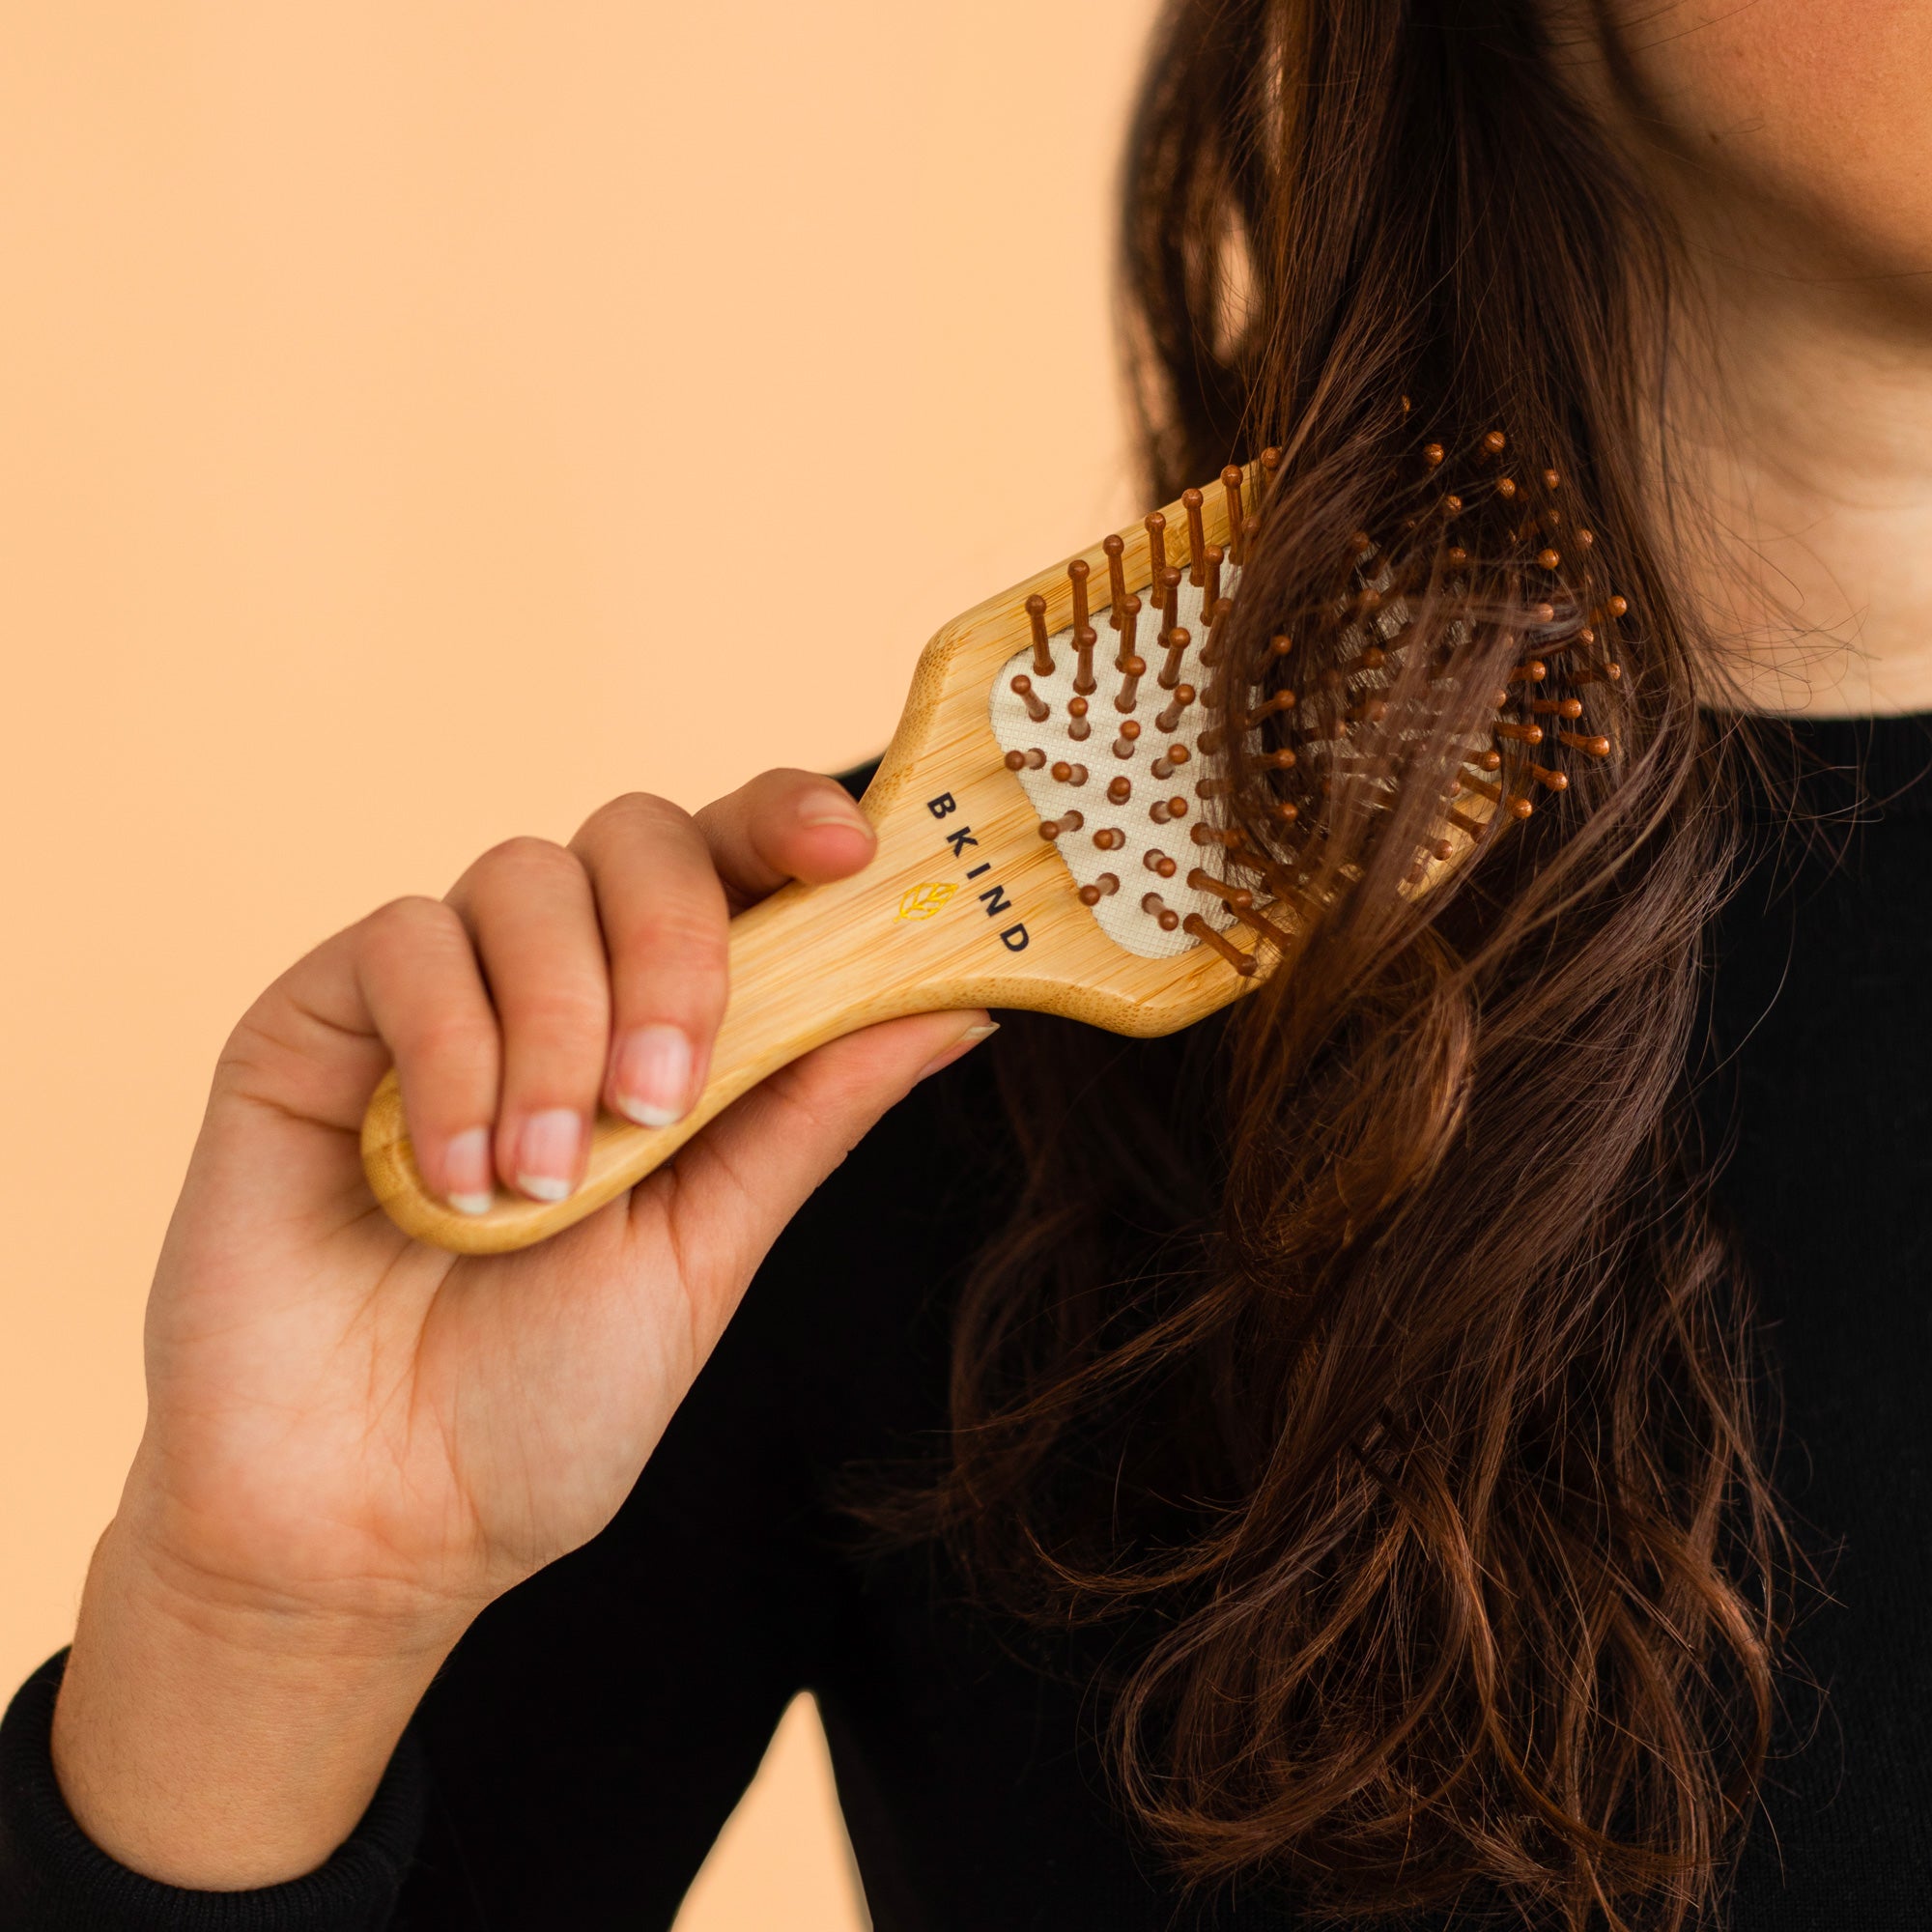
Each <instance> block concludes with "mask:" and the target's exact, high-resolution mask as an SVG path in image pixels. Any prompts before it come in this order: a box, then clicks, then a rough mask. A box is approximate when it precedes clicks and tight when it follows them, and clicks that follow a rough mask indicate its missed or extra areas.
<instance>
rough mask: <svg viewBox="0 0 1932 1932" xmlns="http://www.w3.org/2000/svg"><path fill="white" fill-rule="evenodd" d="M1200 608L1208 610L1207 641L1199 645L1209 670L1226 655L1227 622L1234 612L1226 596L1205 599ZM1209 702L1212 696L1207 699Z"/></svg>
mask: <svg viewBox="0 0 1932 1932" xmlns="http://www.w3.org/2000/svg"><path fill="white" fill-rule="evenodd" d="M1202 608H1203V609H1204V610H1205V611H1207V612H1208V641H1207V642H1206V643H1204V644H1203V645H1202V646H1201V662H1202V663H1203V664H1205V665H1206V666H1208V668H1209V669H1210V670H1211V669H1212V668H1213V667H1214V666H1216V665H1217V664H1219V663H1220V662H1221V660H1222V659H1223V658H1224V657H1226V656H1227V654H1228V647H1227V624H1228V619H1229V618H1230V617H1232V616H1233V615H1234V614H1235V607H1234V605H1233V603H1232V602H1231V601H1230V600H1229V599H1228V598H1226V597H1216V598H1212V599H1205V600H1204V601H1203V604H1202ZM1208 702H1209V703H1210V704H1211V703H1213V702H1215V700H1214V699H1213V698H1211V697H1210V698H1209V699H1208Z"/></svg>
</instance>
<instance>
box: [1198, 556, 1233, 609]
mask: <svg viewBox="0 0 1932 1932" xmlns="http://www.w3.org/2000/svg"><path fill="white" fill-rule="evenodd" d="M1227 554H1228V553H1227V552H1226V551H1224V550H1223V549H1222V548H1221V546H1220V545H1219V544H1209V545H1208V554H1207V556H1206V558H1205V559H1204V561H1205V564H1206V569H1205V571H1204V573H1203V578H1202V590H1201V608H1202V609H1203V610H1204V611H1215V612H1216V613H1218V612H1219V611H1220V609H1221V564H1222V561H1223V559H1224V558H1225V557H1226V556H1227Z"/></svg>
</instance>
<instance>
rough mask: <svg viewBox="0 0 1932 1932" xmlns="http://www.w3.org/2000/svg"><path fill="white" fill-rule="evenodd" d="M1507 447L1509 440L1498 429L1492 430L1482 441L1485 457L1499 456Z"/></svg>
mask: <svg viewBox="0 0 1932 1932" xmlns="http://www.w3.org/2000/svg"><path fill="white" fill-rule="evenodd" d="M1508 445H1509V439H1508V438H1507V437H1506V436H1504V435H1503V433H1502V431H1501V430H1499V429H1492V431H1491V432H1490V433H1489V435H1488V436H1486V437H1484V439H1483V453H1484V454H1485V455H1486V456H1500V455H1501V454H1502V453H1503V451H1504V449H1506V448H1507V447H1508Z"/></svg>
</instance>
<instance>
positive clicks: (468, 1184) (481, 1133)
mask: <svg viewBox="0 0 1932 1932" xmlns="http://www.w3.org/2000/svg"><path fill="white" fill-rule="evenodd" d="M442 1178H443V1187H444V1191H445V1192H446V1193H447V1195H448V1197H449V1205H450V1206H451V1207H452V1208H455V1209H456V1211H457V1212H458V1213H459V1214H487V1213H489V1211H490V1209H491V1207H492V1206H493V1204H494V1203H495V1201H496V1199H497V1190H496V1189H495V1188H494V1187H493V1186H492V1185H491V1184H490V1129H489V1128H488V1127H470V1128H469V1129H468V1130H466V1131H465V1132H463V1133H460V1134H458V1135H456V1136H455V1137H454V1138H453V1139H452V1140H451V1141H450V1143H449V1146H448V1147H447V1148H446V1149H445V1150H444V1151H443V1156H442Z"/></svg>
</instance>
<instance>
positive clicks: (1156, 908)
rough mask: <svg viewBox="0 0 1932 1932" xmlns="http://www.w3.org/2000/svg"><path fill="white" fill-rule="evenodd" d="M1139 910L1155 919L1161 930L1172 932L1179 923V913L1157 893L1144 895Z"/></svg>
mask: <svg viewBox="0 0 1932 1932" xmlns="http://www.w3.org/2000/svg"><path fill="white" fill-rule="evenodd" d="M1141 910H1142V911H1143V912H1144V913H1146V914H1147V915H1148V917H1149V918H1150V919H1152V920H1155V921H1157V922H1158V923H1159V925H1160V929H1161V930H1162V931H1163V932H1172V931H1173V930H1174V929H1175V927H1176V926H1178V925H1179V923H1180V915H1179V913H1178V912H1176V911H1175V910H1174V908H1173V907H1172V906H1170V905H1169V904H1168V902H1167V901H1166V900H1165V899H1164V898H1162V897H1161V895H1159V894H1158V893H1148V894H1146V895H1143V897H1142V899H1141Z"/></svg>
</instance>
